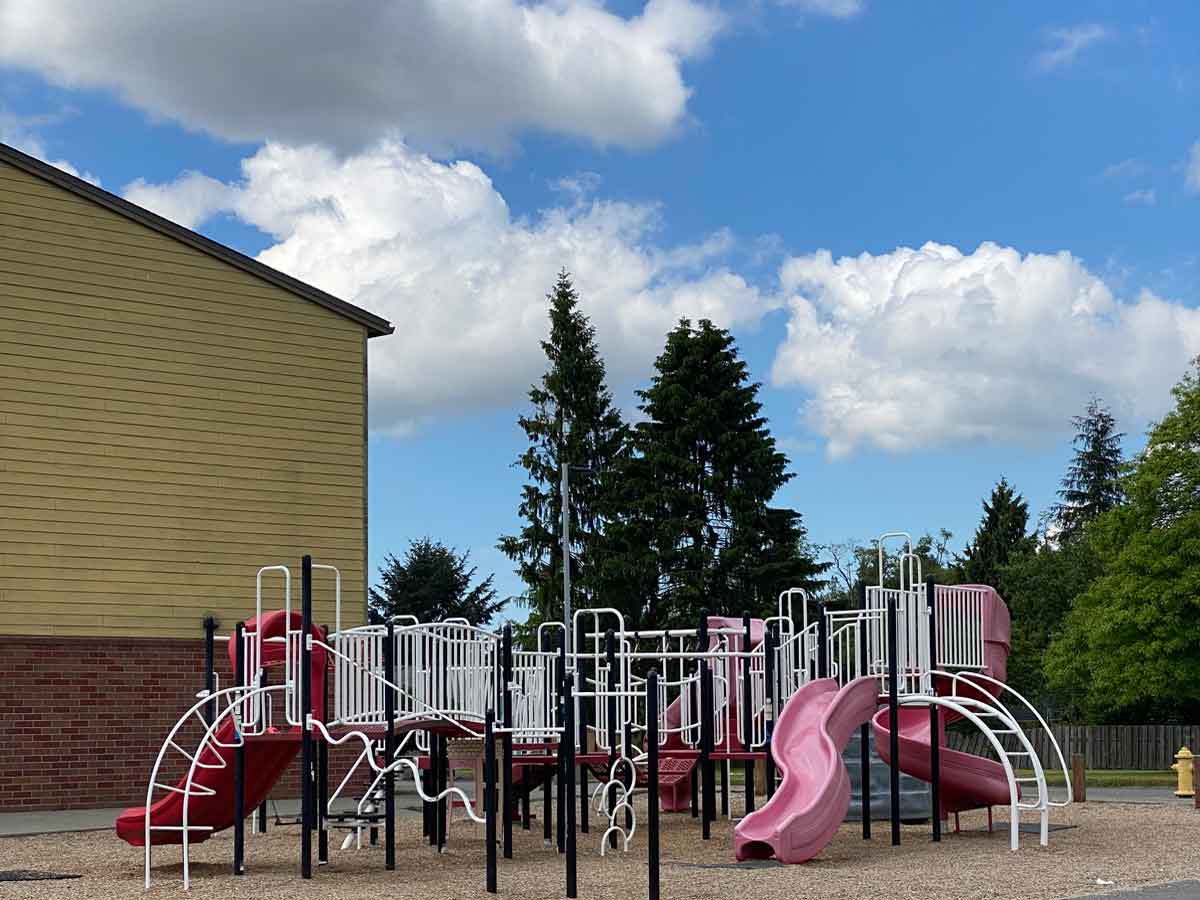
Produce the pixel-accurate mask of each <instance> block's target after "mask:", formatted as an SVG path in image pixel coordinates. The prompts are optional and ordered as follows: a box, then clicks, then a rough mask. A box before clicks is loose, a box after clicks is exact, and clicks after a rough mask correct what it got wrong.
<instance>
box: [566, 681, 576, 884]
mask: <svg viewBox="0 0 1200 900" xmlns="http://www.w3.org/2000/svg"><path fill="white" fill-rule="evenodd" d="M571 679H572V675H571V674H570V673H567V674H566V675H565V676H564V678H563V705H564V706H565V707H566V718H565V719H564V720H563V725H564V727H563V739H564V742H565V743H566V758H565V759H564V760H563V762H564V765H563V769H564V771H565V772H566V775H567V783H566V786H565V789H564V791H563V793H564V794H566V797H567V803H566V813H567V823H566V838H567V847H566V850H567V896H568V897H571V898H574V897H576V896H578V894H577V891H576V888H577V885H576V865H577V862H576V854H575V802H574V797H575V702H574V700H572V695H571Z"/></svg>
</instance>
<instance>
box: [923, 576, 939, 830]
mask: <svg viewBox="0 0 1200 900" xmlns="http://www.w3.org/2000/svg"><path fill="white" fill-rule="evenodd" d="M925 604H926V608H927V609H928V610H929V671H930V672H931V673H932V672H934V671H936V670H937V666H938V652H937V641H938V629H937V579H935V578H934V577H933V576H932V575H930V576H929V577H928V578H926V579H925ZM929 689H930V691H932V692H933V693H934V694H937V684H936V682H935V681H934V677H933V675H932V674H930V676H929ZM941 745H942V711H941V708H940V707H939V706H938V705H937V704H936V703H930V704H929V805H930V816H931V817H932V818H933V840H934V843H939V842H940V841H941V840H942V746H941Z"/></svg>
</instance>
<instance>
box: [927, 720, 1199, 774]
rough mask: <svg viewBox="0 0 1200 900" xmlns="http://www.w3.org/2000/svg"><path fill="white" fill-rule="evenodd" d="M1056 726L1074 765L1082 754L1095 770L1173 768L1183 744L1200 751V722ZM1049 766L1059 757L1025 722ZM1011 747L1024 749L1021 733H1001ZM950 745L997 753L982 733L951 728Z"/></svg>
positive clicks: (1039, 731) (1036, 728)
mask: <svg viewBox="0 0 1200 900" xmlns="http://www.w3.org/2000/svg"><path fill="white" fill-rule="evenodd" d="M1049 725H1050V730H1051V731H1052V732H1053V734H1054V738H1055V740H1057V741H1058V745H1059V747H1061V748H1062V752H1063V756H1064V757H1065V758H1066V760H1067V764H1068V765H1069V764H1070V762H1071V754H1072V753H1082V754H1083V756H1084V761H1085V763H1086V765H1087V767H1088V768H1089V769H1136V770H1140V771H1150V770H1161V769H1168V768H1170V767H1171V764H1172V763H1174V761H1175V754H1176V753H1177V752H1178V751H1179V748H1180V747H1185V746H1186V747H1189V748H1190V749H1191V750H1192V751H1193V752H1195V753H1200V725H1066V724H1063V723H1061V722H1050V723H1049ZM1022 728H1023V729H1024V731H1025V734H1026V735H1027V736H1028V738H1029V742H1030V743H1031V744H1033V749H1034V750H1035V751H1037V754H1038V756H1039V757H1040V758H1041V760H1042V765H1044V766H1045V767H1046V768H1047V770H1049V769H1051V768H1056V767H1057V766H1058V757H1057V756H1056V755H1055V754H1054V749H1053V747H1052V746H1051V744H1050V741H1049V740H1048V739H1047V737H1046V732H1045V730H1044V729H1043V728H1042V727H1041V726H1040V725H1038V724H1037V723H1029V722H1024V723H1022ZM999 737H1000V739H1001V743H1003V744H1004V747H1005V749H1007V750H1017V749H1019V745H1020V742H1019V741H1018V739H1017V736H1016V735H1013V734H1002V735H999ZM946 743H947V745H948V746H949V747H951V748H953V749H955V750H962V751H964V752H966V753H974V754H976V755H978V756H988V757H991V756H994V755H995V754H994V753H993V751H992V746H991V743H990V742H989V741H988V739H987V738H985V737H984V736H983V735H982V734H980V733H979V732H978V731H974V730H971V731H966V732H960V731H957V730H953V731H950V732H949V733H948V734H947V735H946Z"/></svg>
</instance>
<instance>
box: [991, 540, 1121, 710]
mask: <svg viewBox="0 0 1200 900" xmlns="http://www.w3.org/2000/svg"><path fill="white" fill-rule="evenodd" d="M1099 574H1100V561H1099V559H1098V558H1097V557H1096V554H1095V552H1094V551H1093V550H1092V548H1091V545H1090V544H1088V543H1087V541H1072V542H1070V543H1067V544H1063V545H1061V546H1059V547H1055V546H1052V545H1049V544H1044V545H1042V546H1041V547H1039V548H1038V549H1037V551H1036V552H1034V553H1024V554H1022V555H1020V556H1018V557H1017V558H1016V559H1014V560H1013V561H1012V562H1010V563H1009V564H1008V565H1006V566H1003V567H1001V569H1000V593H1001V595H1002V596H1003V597H1004V600H1005V602H1006V603H1007V604H1008V609H1009V612H1010V613H1011V614H1012V653H1011V654H1010V655H1009V660H1008V682H1009V684H1011V685H1012V686H1013V687H1014V688H1015V689H1016V690H1017V691H1018V692H1019V693H1021V694H1024V695H1025V696H1026V697H1028V698H1029V699H1030V700H1032V701H1033V702H1034V703H1035V705H1039V706H1045V705H1047V704H1049V705H1051V706H1053V707H1054V708H1055V709H1056V710H1057V709H1059V708H1061V707H1063V706H1066V705H1069V698H1066V699H1062V700H1060V699H1059V698H1057V697H1054V696H1053V695H1052V694H1051V693H1050V692H1049V691H1048V687H1047V684H1046V676H1045V657H1046V650H1047V648H1048V647H1049V646H1050V643H1051V641H1052V640H1053V639H1054V638H1055V637H1056V636H1057V634H1058V633H1059V631H1060V630H1061V628H1062V623H1063V620H1064V619H1065V618H1066V616H1067V614H1068V613H1069V611H1070V609H1071V603H1072V601H1073V600H1074V599H1075V598H1076V597H1077V596H1079V595H1080V594H1082V593H1083V592H1084V591H1085V590H1086V589H1087V587H1088V585H1089V584H1090V583H1091V582H1092V580H1093V579H1094V578H1096V577H1097V576H1098V575H1099Z"/></svg>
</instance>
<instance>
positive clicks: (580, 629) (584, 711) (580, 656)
mask: <svg viewBox="0 0 1200 900" xmlns="http://www.w3.org/2000/svg"><path fill="white" fill-rule="evenodd" d="M584 636H585V629H584V620H583V618H580V619H579V620H578V621H577V622H576V623H575V672H576V675H575V677H576V678H577V679H578V682H579V689H582V690H584V691H585V692H586V690H587V685H588V676H587V673H588V669H585V668H584V665H585V663H584V660H585V659H586V658H587V657H586V656H585V655H584V650H583V645H584ZM593 675H594V673H593ZM575 693H576V696H578V693H579V691H578V690H576V692H575ZM577 702H578V704H579V751H580V752H581V753H585V754H586V753H587V752H588V698H586V697H579V698H578V700H577ZM588 800H589V797H588V767H587V765H586V764H584V765H580V767H579V830H580V831H581V832H583V833H584V834H587V833H588V805H589V803H588Z"/></svg>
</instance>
